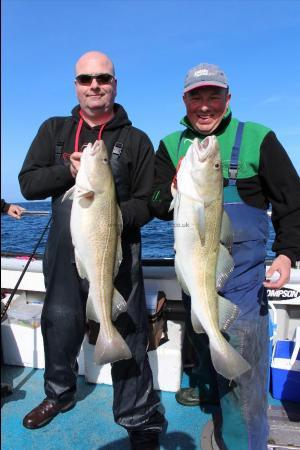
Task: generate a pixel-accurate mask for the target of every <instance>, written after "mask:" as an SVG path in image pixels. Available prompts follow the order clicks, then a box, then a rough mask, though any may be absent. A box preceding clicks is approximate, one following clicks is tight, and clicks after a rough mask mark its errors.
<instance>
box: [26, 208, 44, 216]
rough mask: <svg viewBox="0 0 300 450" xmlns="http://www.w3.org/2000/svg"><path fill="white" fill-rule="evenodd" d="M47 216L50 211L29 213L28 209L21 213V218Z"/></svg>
mask: <svg viewBox="0 0 300 450" xmlns="http://www.w3.org/2000/svg"><path fill="white" fill-rule="evenodd" d="M48 214H50V211H30V210H28V209H25V210H24V211H21V216H48Z"/></svg>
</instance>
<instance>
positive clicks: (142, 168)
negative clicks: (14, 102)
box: [19, 104, 154, 229]
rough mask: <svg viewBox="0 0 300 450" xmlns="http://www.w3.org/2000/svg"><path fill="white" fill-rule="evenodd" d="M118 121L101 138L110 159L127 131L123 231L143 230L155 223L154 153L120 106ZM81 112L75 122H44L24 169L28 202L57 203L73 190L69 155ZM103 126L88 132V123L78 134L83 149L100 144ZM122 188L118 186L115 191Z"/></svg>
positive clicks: (23, 189)
mask: <svg viewBox="0 0 300 450" xmlns="http://www.w3.org/2000/svg"><path fill="white" fill-rule="evenodd" d="M114 109H115V116H114V117H113V119H112V120H110V121H109V122H108V123H107V124H106V125H105V127H104V130H103V133H102V139H103V140H104V142H105V144H106V147H107V149H108V152H109V153H110V154H111V153H112V149H113V147H114V144H115V143H116V141H117V140H118V137H119V136H120V132H121V130H122V128H124V127H125V126H129V129H128V133H127V136H126V144H125V145H124V148H123V151H122V154H121V157H120V159H122V164H123V166H122V167H124V171H126V174H125V173H124V177H126V183H129V186H128V189H129V192H130V198H129V200H126V201H124V202H120V208H121V211H122V216H123V225H124V229H125V228H127V229H128V228H131V227H133V228H137V227H141V226H142V225H144V224H145V223H147V222H148V221H149V220H150V219H151V215H150V212H149V208H148V201H149V196H150V195H151V189H152V183H153V171H154V151H153V146H152V143H151V141H150V139H149V138H148V136H147V135H146V134H145V133H144V132H143V131H141V130H139V129H137V128H134V127H133V126H132V125H131V122H130V120H129V119H128V116H127V113H126V111H125V110H124V109H123V107H122V106H121V105H118V104H115V106H114ZM79 110H80V107H79V106H76V107H75V108H74V109H73V110H72V116H71V117H68V118H66V117H53V118H50V119H48V120H46V121H45V122H44V123H43V124H42V125H41V127H40V129H39V130H38V133H37V135H36V137H35V138H34V140H33V142H32V144H31V146H30V148H29V151H28V153H27V156H26V158H25V161H24V163H23V166H22V169H21V171H20V174H19V183H20V188H21V192H22V194H23V196H24V197H25V198H26V199H27V200H40V199H46V198H48V197H52V199H53V200H55V199H56V198H57V197H59V196H61V195H62V194H63V193H64V192H65V191H66V190H68V189H69V188H70V187H71V186H73V185H74V183H75V179H74V178H73V177H72V175H71V172H70V167H69V162H68V155H70V154H71V153H73V152H74V148H75V135H76V131H77V128H78V123H79V119H80V116H79ZM99 130H100V127H99V126H95V127H90V126H89V125H88V124H87V123H86V122H83V126H82V129H81V132H80V138H79V150H82V148H83V147H84V145H85V144H87V143H89V142H92V143H93V142H95V140H96V139H98V134H99ZM62 138H63V143H64V146H63V150H62V158H61V161H59V162H57V161H56V158H55V151H56V146H57V143H58V142H59V141H62ZM117 188H118V187H117Z"/></svg>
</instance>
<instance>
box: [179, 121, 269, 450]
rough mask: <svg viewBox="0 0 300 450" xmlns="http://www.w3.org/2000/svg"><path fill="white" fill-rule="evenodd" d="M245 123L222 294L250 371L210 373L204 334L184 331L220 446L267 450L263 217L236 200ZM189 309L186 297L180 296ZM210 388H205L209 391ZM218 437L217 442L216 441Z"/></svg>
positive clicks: (228, 190) (231, 196)
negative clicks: (215, 407)
mask: <svg viewBox="0 0 300 450" xmlns="http://www.w3.org/2000/svg"><path fill="white" fill-rule="evenodd" d="M242 128H243V124H241V123H240V124H239V127H238V130H237V135H236V141H235V145H234V147H233V149H232V153H231V164H230V174H229V184H228V186H227V187H225V188H224V208H225V210H226V212H227V214H228V215H229V217H230V220H231V222H232V226H233V231H234V241H233V248H232V256H233V259H234V264H235V266H234V270H233V272H232V273H231V275H230V277H229V279H228V280H227V282H226V284H225V286H224V287H223V288H222V290H221V291H220V294H221V295H222V296H223V297H225V298H227V299H228V300H230V301H231V302H232V303H234V304H236V305H238V307H239V309H240V312H239V316H238V318H237V320H236V321H235V322H234V323H233V324H232V325H231V327H230V328H229V329H228V331H227V332H226V335H225V336H226V337H227V339H228V341H229V342H230V344H231V345H232V346H233V347H234V348H235V349H237V350H238V352H239V353H240V354H241V355H242V356H243V357H244V358H245V359H246V360H247V361H248V362H249V364H250V366H251V369H250V370H249V371H248V372H246V373H245V374H243V375H242V376H240V377H238V378H237V379H236V380H234V381H231V382H230V381H229V380H227V379H225V378H223V377H222V376H221V375H219V374H217V373H216V371H215V370H214V368H213V366H212V363H211V359H210V352H209V347H208V338H207V336H206V335H199V334H198V335H197V334H196V333H195V332H194V331H193V329H192V325H191V323H190V319H188V323H187V332H188V334H189V338H190V339H191V340H192V342H193V345H194V347H195V349H196V351H197V356H198V359H199V366H198V368H197V375H198V377H199V378H198V382H199V386H200V396H201V389H202V392H203V393H204V392H205V388H206V392H205V393H206V394H207V395H209V396H211V398H213V399H219V401H220V406H221V408H220V410H219V411H218V413H217V414H215V417H214V418H215V435H216V439H217V441H219V445H220V448H222V449H227V450H236V449H239V450H264V449H266V448H267V439H268V423H267V380H268V367H269V331H268V330H269V319H268V306H267V296H266V291H265V289H264V287H263V284H262V283H263V281H264V278H265V265H264V261H265V256H266V243H267V239H268V234H269V224H268V217H267V213H266V211H264V210H260V209H257V208H254V207H251V206H249V205H247V204H246V203H244V202H243V200H242V199H241V198H240V196H239V194H238V191H237V187H236V175H237V168H238V159H239V150H240V142H241V138H242ZM183 301H184V303H185V305H186V307H187V310H188V316H189V310H190V298H189V297H187V296H186V295H184V294H183ZM207 386H208V387H207ZM220 437H221V440H220Z"/></svg>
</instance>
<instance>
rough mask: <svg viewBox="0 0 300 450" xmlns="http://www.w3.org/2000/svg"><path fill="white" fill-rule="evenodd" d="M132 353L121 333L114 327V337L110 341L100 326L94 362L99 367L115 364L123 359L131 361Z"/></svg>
mask: <svg viewBox="0 0 300 450" xmlns="http://www.w3.org/2000/svg"><path fill="white" fill-rule="evenodd" d="M131 358H132V354H131V351H130V349H129V347H128V345H127V344H126V342H125V341H124V339H123V338H122V336H121V335H120V333H119V332H118V331H117V330H116V328H115V327H114V326H113V329H112V336H111V338H110V339H108V338H107V337H106V336H105V334H104V332H103V328H102V327H101V325H100V331H99V334H98V339H97V342H96V346H95V353H94V361H95V363H96V364H98V365H102V364H107V363H113V362H115V361H119V360H121V359H131Z"/></svg>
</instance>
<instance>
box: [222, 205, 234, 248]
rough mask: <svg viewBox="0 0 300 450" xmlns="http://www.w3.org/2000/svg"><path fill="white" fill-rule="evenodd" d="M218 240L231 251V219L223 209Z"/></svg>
mask: <svg viewBox="0 0 300 450" xmlns="http://www.w3.org/2000/svg"><path fill="white" fill-rule="evenodd" d="M220 241H221V243H222V244H223V245H225V247H226V248H227V249H228V250H229V251H231V249H232V244H233V229H232V224H231V220H230V219H229V216H228V214H227V212H226V211H225V210H223V216H222V224H221V234H220Z"/></svg>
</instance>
